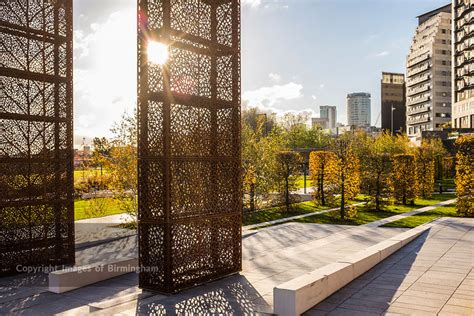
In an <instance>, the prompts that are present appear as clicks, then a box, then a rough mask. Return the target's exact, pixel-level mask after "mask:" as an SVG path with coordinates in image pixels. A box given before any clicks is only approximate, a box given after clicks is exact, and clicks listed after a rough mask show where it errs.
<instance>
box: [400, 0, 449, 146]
mask: <svg viewBox="0 0 474 316" xmlns="http://www.w3.org/2000/svg"><path fill="white" fill-rule="evenodd" d="M406 98H407V103H406V104H407V132H408V136H409V137H410V138H411V139H412V140H414V141H419V140H420V139H421V132H422V131H432V130H439V129H441V128H442V127H443V125H444V124H446V123H448V122H450V121H451V5H450V4H449V5H447V6H444V7H441V8H439V9H436V10H433V11H430V12H428V13H425V14H423V15H420V16H419V17H418V27H417V29H416V32H415V36H414V37H413V42H412V45H411V48H410V53H409V54H408V57H407V80H406Z"/></svg>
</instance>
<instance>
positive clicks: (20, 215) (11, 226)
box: [0, 0, 74, 275]
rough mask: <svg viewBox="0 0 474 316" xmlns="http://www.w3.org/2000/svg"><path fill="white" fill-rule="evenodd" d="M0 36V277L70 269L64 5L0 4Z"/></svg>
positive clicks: (33, 0) (38, 1)
mask: <svg viewBox="0 0 474 316" xmlns="http://www.w3.org/2000/svg"><path fill="white" fill-rule="evenodd" d="M0 36H1V41H0V42H1V46H2V48H1V63H0V77H1V96H0V275H4V274H8V273H14V272H15V270H16V267H17V266H18V265H23V266H38V265H50V264H51V265H60V264H72V263H74V200H73V160H72V159H73V145H72V144H73V141H72V0H56V1H53V0H7V1H2V4H1V16H0Z"/></svg>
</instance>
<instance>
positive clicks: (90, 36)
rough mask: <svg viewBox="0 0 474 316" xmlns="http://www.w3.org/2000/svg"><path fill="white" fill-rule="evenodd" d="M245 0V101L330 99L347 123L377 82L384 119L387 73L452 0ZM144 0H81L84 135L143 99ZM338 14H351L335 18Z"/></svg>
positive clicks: (277, 106) (279, 108) (78, 119)
mask: <svg viewBox="0 0 474 316" xmlns="http://www.w3.org/2000/svg"><path fill="white" fill-rule="evenodd" d="M242 4H243V5H242V96H243V100H242V101H243V104H244V105H245V104H247V105H251V106H252V105H260V106H261V107H263V108H266V109H269V110H271V111H273V112H276V113H278V114H282V113H284V112H287V111H305V110H306V111H310V112H311V115H312V116H317V113H319V105H324V104H330V105H335V106H337V111H338V114H339V117H338V122H343V123H345V122H346V117H345V116H346V115H345V113H346V106H345V97H346V95H347V94H348V93H351V92H355V91H367V92H370V93H371V94H372V100H373V101H372V113H371V116H372V123H375V120H376V118H377V116H378V114H379V112H380V91H379V90H380V89H379V83H380V78H379V77H380V73H381V72H382V71H395V72H404V65H405V62H406V56H407V53H408V50H409V45H410V42H411V39H412V36H413V32H414V30H415V28H416V25H417V20H416V16H417V15H419V14H422V13H424V12H427V11H429V10H432V9H434V8H437V7H439V6H441V5H443V4H446V1H437V0H436V1H417V2H416V3H414V2H412V1H405V0H402V1H392V2H390V3H384V4H381V3H379V2H378V1H369V0H367V1H358V3H357V4H355V3H352V2H350V1H347V0H338V1H331V2H329V1H304V0H302V1H283V0H281V1H275V0H271V1H270V0H268V1H266V0H259V1H258V0H244V1H243V2H242ZM135 6H136V4H135V1H134V0H114V1H110V0H104V1H100V2H99V3H98V2H97V1H91V0H82V1H75V2H74V13H75V14H74V36H75V45H74V68H75V69H74V70H75V73H74V74H75V82H74V89H75V91H74V96H75V100H74V101H75V102H74V109H75V124H74V127H75V135H76V139H75V142H76V144H78V143H80V142H82V137H87V138H88V139H90V137H93V136H107V137H110V136H111V133H110V131H109V130H110V127H111V125H112V123H113V122H115V121H117V120H118V119H119V118H120V116H121V115H122V114H123V112H124V111H128V112H129V113H131V111H133V109H134V108H135V107H136V88H135V84H134V83H135V80H136V57H135V56H136V55H135V54H136V53H135V49H136V48H135V45H136V44H135V43H136V29H135V27H134V26H135V19H136V17H135V13H136V11H135V10H136V7H135ZM126 21H130V24H128V23H127V22H126ZM334 21H344V23H336V25H331V24H330V23H334ZM330 25H331V27H329V26H330ZM274 34H279V35H278V36H274ZM282 39H283V40H282ZM308 39H311V40H308ZM361 43H362V45H361ZM293 47H302V48H301V49H300V50H295V49H294V48H293ZM348 47H349V48H350V50H348V49H347V48H348ZM263 50H267V53H264V54H262V53H261V52H262V51H263ZM347 52H350V54H348V53H347ZM111 55H112V56H113V57H110V56H111ZM111 80H112V81H113V84H107V85H105V88H103V87H104V84H103V83H104V82H107V81H109V82H110V81H111ZM99 87H100V89H99ZM379 125H380V122H379Z"/></svg>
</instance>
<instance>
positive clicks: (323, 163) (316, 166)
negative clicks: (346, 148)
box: [309, 151, 338, 206]
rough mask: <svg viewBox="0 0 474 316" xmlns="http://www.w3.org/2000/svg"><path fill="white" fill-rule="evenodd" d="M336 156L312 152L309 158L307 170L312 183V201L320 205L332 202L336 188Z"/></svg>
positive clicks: (330, 153) (324, 152)
mask: <svg viewBox="0 0 474 316" xmlns="http://www.w3.org/2000/svg"><path fill="white" fill-rule="evenodd" d="M337 168H338V166H337V156H336V154H335V153H334V152H331V151H313V152H312V153H311V154H310V156H309V170H310V173H311V180H312V182H313V195H314V199H315V200H316V202H317V203H319V204H320V205H323V206H325V205H327V204H331V203H332V202H333V201H334V190H335V188H336V187H337V183H338V181H337V172H338V171H337Z"/></svg>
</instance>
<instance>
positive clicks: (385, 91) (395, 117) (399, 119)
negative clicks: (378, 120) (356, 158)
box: [381, 72, 406, 133]
mask: <svg viewBox="0 0 474 316" xmlns="http://www.w3.org/2000/svg"><path fill="white" fill-rule="evenodd" d="M381 88H382V91H381V96H382V100H381V107H382V109H381V113H382V129H383V130H386V131H390V132H392V133H397V132H398V133H403V132H405V131H406V105H405V75H404V74H399V73H391V72H383V73H382V81H381Z"/></svg>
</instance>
